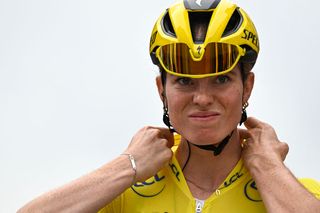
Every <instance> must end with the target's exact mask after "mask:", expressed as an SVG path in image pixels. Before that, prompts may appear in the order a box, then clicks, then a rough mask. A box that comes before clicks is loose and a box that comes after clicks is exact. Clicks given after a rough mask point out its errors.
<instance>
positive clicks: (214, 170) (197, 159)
mask: <svg viewBox="0 0 320 213" xmlns="http://www.w3.org/2000/svg"><path fill="white" fill-rule="evenodd" d="M187 143H188V142H187V141H186V139H184V138H182V139H181V143H180V145H179V147H178V150H177V153H176V156H177V160H178V161H179V164H180V165H181V167H183V166H184V165H185V163H186V161H187V158H188V155H189V154H188V153H189V148H188V144H187ZM240 157H241V146H240V142H239V134H238V131H237V130H235V132H234V133H233V135H232V137H231V138H230V141H229V143H228V144H227V145H226V147H225V148H224V149H223V151H222V152H221V153H220V154H219V155H217V156H214V155H213V153H212V151H207V150H203V149H200V148H198V147H196V146H193V145H191V144H190V159H189V162H188V163H187V165H186V166H185V169H184V171H183V173H184V176H185V178H186V180H187V183H188V185H189V188H190V191H191V192H192V194H193V195H194V196H195V197H197V198H200V199H201V198H205V199H206V198H207V197H208V196H210V195H211V193H212V192H213V191H215V190H216V189H217V188H218V187H219V185H220V184H221V183H222V182H223V181H224V180H225V178H226V177H227V176H228V174H229V173H230V172H231V171H232V169H233V168H234V167H235V165H236V164H237V162H238V161H239V159H240ZM197 188H198V189H197ZM204 189H205V190H204ZM201 191H202V192H201Z"/></svg>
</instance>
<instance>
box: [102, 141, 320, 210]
mask: <svg viewBox="0 0 320 213" xmlns="http://www.w3.org/2000/svg"><path fill="white" fill-rule="evenodd" d="M179 143H180V137H179V136H175V146H174V147H173V151H175V150H176V148H177V145H178V144H179ZM150 163H152V162H150ZM300 182H301V183H302V184H303V185H304V186H305V187H306V188H307V189H308V190H309V191H310V192H311V193H313V194H314V195H315V196H316V197H317V198H318V199H320V183H319V182H318V181H315V180H312V179H307V178H305V179H300ZM136 212H143V213H194V212H196V213H197V212H199V213H200V212H202V213H206V212H228V213H239V212H246V213H253V212H254V213H256V212H259V213H263V212H266V210H265V207H264V205H263V202H262V200H261V197H260V195H259V193H258V190H257V187H256V184H255V182H254V180H253V179H252V178H251V176H250V174H249V172H248V170H247V169H246V168H245V167H244V164H243V161H242V160H239V162H238V163H237V165H236V166H235V167H234V168H233V170H232V171H231V172H230V174H229V175H228V177H227V178H226V179H225V181H224V182H223V183H222V184H221V185H220V187H219V188H218V189H217V190H216V191H215V192H214V193H213V194H212V195H211V196H210V197H209V198H208V199H206V200H205V202H204V204H203V203H201V201H200V203H199V200H197V199H195V198H194V197H193V196H192V194H191V192H190V190H189V187H188V185H187V182H186V180H185V178H184V176H183V173H182V170H181V168H180V165H179V163H178V162H177V159H176V158H175V156H173V158H172V160H171V161H170V162H169V164H168V165H167V166H166V167H165V168H163V169H162V170H160V171H159V172H158V173H157V174H156V175H155V176H154V177H151V178H150V179H148V180H146V181H145V182H142V183H136V184H134V185H133V186H132V187H131V188H129V189H127V190H126V191H125V192H124V193H122V194H121V195H120V196H119V197H117V198H116V199H115V200H113V201H112V202H111V203H110V204H109V205H107V206H105V207H104V208H103V209H101V210H100V211H99V213H136Z"/></svg>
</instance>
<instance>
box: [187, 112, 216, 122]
mask: <svg viewBox="0 0 320 213" xmlns="http://www.w3.org/2000/svg"><path fill="white" fill-rule="evenodd" d="M219 115H220V113H218V112H214V111H201V112H193V113H190V114H189V118H191V119H192V120H203V121H205V120H213V119H216V118H217V117H218V116H219Z"/></svg>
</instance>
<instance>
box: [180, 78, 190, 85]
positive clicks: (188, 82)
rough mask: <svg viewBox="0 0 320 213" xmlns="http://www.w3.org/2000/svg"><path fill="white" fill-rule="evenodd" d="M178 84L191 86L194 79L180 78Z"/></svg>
mask: <svg viewBox="0 0 320 213" xmlns="http://www.w3.org/2000/svg"><path fill="white" fill-rule="evenodd" d="M176 82H178V83H179V84H180V85H191V84H192V79H191V78H187V77H182V78H178V79H177V80H176Z"/></svg>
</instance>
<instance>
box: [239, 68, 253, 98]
mask: <svg viewBox="0 0 320 213" xmlns="http://www.w3.org/2000/svg"><path fill="white" fill-rule="evenodd" d="M253 85H254V73H253V72H249V73H248V76H247V79H246V80H245V82H244V85H243V99H242V100H243V104H244V103H246V102H247V101H248V100H249V98H250V96H251V92H252V89H253Z"/></svg>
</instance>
